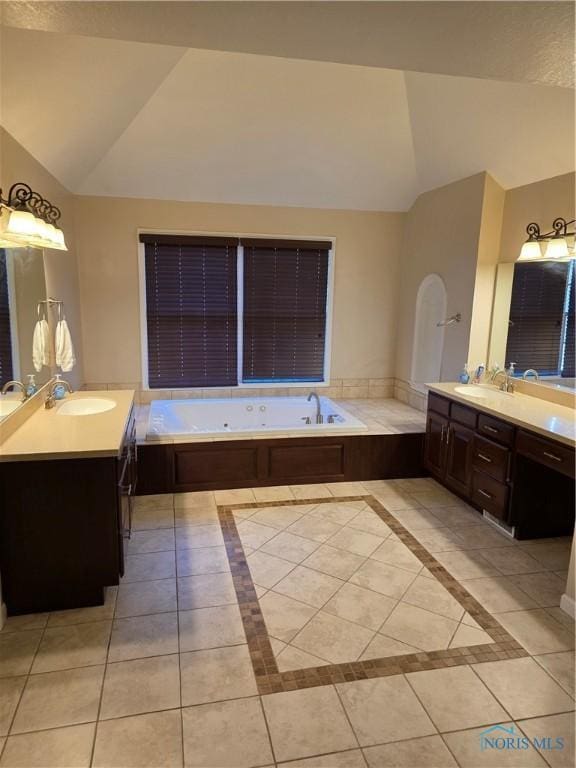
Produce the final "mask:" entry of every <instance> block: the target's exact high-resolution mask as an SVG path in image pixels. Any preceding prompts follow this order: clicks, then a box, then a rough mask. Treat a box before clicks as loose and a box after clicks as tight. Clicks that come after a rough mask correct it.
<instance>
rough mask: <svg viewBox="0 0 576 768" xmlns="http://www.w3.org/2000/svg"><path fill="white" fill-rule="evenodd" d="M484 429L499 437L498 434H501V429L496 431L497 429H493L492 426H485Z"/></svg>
mask: <svg viewBox="0 0 576 768" xmlns="http://www.w3.org/2000/svg"><path fill="white" fill-rule="evenodd" d="M484 429H485V430H486V431H487V432H492V433H493V434H494V435H497V434H498V432H500V430H499V429H496V427H491V426H489V425H488V424H484Z"/></svg>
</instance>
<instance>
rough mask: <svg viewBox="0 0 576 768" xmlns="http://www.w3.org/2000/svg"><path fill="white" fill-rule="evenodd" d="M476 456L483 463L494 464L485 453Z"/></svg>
mask: <svg viewBox="0 0 576 768" xmlns="http://www.w3.org/2000/svg"><path fill="white" fill-rule="evenodd" d="M476 455H477V456H478V458H479V459H482V461H485V462H486V463H487V464H492V459H491V458H490V457H489V456H484V454H483V453H477V454H476Z"/></svg>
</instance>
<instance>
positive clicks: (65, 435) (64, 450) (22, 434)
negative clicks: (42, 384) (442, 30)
mask: <svg viewBox="0 0 576 768" xmlns="http://www.w3.org/2000/svg"><path fill="white" fill-rule="evenodd" d="M87 398H103V399H106V400H112V401H114V403H115V405H114V407H113V408H112V409H111V410H109V411H105V412H103V413H95V414H90V415H84V416H64V415H61V414H59V413H58V411H59V409H60V408H61V406H62V405H63V404H64V403H69V402H71V401H74V400H80V399H87ZM133 402H134V391H133V390H128V389H125V390H113V391H112V390H111V391H103V392H75V393H73V394H72V395H67V396H66V397H65V398H64V399H63V400H61V401H58V402H57V404H56V405H55V407H54V408H51V409H46V408H44V407H43V406H41V407H40V408H38V409H37V410H36V411H35V412H34V413H33V414H32V415H31V416H30V417H29V418H28V419H27V420H26V421H25V422H24V424H22V426H21V427H19V428H18V429H17V430H16V431H15V432H14V433H13V434H12V435H10V437H8V438H7V439H6V440H5V441H4V442H2V443H1V444H0V461H2V462H8V461H37V460H43V459H83V458H94V457H105V456H117V455H118V454H119V452H120V449H121V447H122V440H123V437H124V433H125V431H126V426H127V424H128V418H129V416H130V411H131V409H132V405H133Z"/></svg>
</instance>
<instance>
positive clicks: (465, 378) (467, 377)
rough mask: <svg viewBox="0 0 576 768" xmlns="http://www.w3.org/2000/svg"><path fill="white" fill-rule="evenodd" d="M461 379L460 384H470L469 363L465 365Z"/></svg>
mask: <svg viewBox="0 0 576 768" xmlns="http://www.w3.org/2000/svg"><path fill="white" fill-rule="evenodd" d="M458 378H459V379H460V384H468V383H469V381H470V374H469V372H468V363H465V365H464V368H462V371H461V373H460V376H459V377H458Z"/></svg>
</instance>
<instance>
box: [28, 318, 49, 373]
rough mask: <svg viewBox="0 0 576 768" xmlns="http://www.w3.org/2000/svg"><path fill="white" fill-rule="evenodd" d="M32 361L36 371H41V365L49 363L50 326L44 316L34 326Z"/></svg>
mask: <svg viewBox="0 0 576 768" xmlns="http://www.w3.org/2000/svg"><path fill="white" fill-rule="evenodd" d="M32 362H33V364H34V368H35V369H36V370H37V371H41V370H42V366H43V365H50V328H49V327H48V323H47V322H46V319H45V318H42V320H38V322H37V323H36V325H35V326H34V335H33V336H32Z"/></svg>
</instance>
